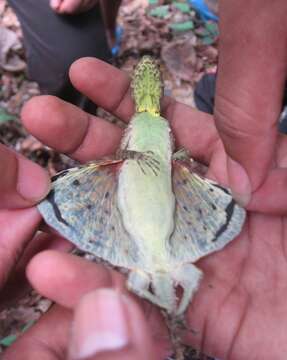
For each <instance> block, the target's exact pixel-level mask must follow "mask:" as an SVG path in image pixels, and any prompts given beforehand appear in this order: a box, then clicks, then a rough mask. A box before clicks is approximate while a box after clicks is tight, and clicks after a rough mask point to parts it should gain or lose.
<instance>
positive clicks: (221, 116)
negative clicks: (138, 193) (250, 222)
mask: <svg viewBox="0 0 287 360" xmlns="http://www.w3.org/2000/svg"><path fill="white" fill-rule="evenodd" d="M286 12H287V2H286V1H285V0H276V1H268V0H251V1H248V2H244V3H243V2H241V1H237V0H220V1H219V13H220V22H219V26H220V41H219V64H218V76H217V87H216V96H215V111H214V114H215V122H216V126H217V129H218V131H219V134H220V137H221V139H222V141H223V144H224V146H225V149H226V151H227V153H228V155H229V160H228V161H227V165H228V175H229V184H230V186H231V187H232V189H233V191H234V193H235V195H236V197H237V198H238V199H240V200H241V202H242V203H243V204H247V203H248V202H249V201H250V198H252V200H251V202H253V205H255V202H257V206H258V207H261V208H262V209H263V208H264V209H266V206H267V207H268V209H269V210H271V204H272V203H273V195H274V190H275V188H276V187H277V182H278V181H283V182H284V184H286V179H285V178H284V180H283V179H282V177H281V175H280V174H279V172H280V170H279V172H278V167H277V164H276V162H275V160H276V154H275V152H276V149H277V146H276V145H277V144H278V143H279V142H280V141H281V139H282V136H280V137H279V138H278V131H277V124H278V118H279V114H280V111H281V107H282V97H283V89H284V86H285V81H286V74H287V47H286V42H287V26H286V17H285V15H286ZM231 159H232V160H234V161H235V162H236V163H234V161H232V160H231ZM238 164H241V169H240V167H239V166H238ZM239 179H241V181H239ZM280 179H281V180H280ZM279 186H280V185H279ZM281 190H283V188H282V189H281ZM254 193H257V194H261V196H260V197H258V198H256V199H255V197H253V196H252V194H254ZM285 201H286V199H285V198H284V199H283V198H282V201H279V199H276V201H275V202H274V204H273V205H274V208H275V207H276V208H277V210H279V209H280V208H281V209H282V210H283V211H284V208H285V204H286V203H285ZM267 203H269V206H268V204H267Z"/></svg>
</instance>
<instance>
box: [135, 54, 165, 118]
mask: <svg viewBox="0 0 287 360" xmlns="http://www.w3.org/2000/svg"><path fill="white" fill-rule="evenodd" d="M131 86H132V89H133V97H134V101H135V106H136V112H144V111H147V112H149V113H150V114H152V115H160V98H161V95H162V87H163V86H162V80H161V75H160V70H159V68H158V66H157V64H156V62H155V60H154V59H153V58H151V57H150V56H144V57H143V58H142V59H141V60H140V62H139V63H138V64H137V66H136V68H135V70H134V75H133V79H132V84H131Z"/></svg>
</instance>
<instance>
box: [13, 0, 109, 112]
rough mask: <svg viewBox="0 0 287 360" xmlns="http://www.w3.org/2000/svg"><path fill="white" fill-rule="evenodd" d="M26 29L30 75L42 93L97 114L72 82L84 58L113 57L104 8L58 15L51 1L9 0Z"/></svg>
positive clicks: (24, 33)
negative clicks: (75, 63)
mask: <svg viewBox="0 0 287 360" xmlns="http://www.w3.org/2000/svg"><path fill="white" fill-rule="evenodd" d="M8 4H9V5H10V6H11V7H12V8H13V9H14V11H15V13H16V15H17V17H18V19H19V21H20V23H21V26H22V30H23V35H24V45H25V49H26V56H27V62H28V74H29V77H30V79H31V80H33V81H36V82H37V83H38V84H39V86H40V89H41V91H42V93H44V94H51V95H56V96H59V97H61V98H62V99H64V100H66V101H69V102H71V103H74V104H76V105H79V106H81V107H82V108H85V110H87V111H90V112H94V107H93V104H91V103H90V102H89V101H87V99H85V98H84V97H83V96H81V95H80V94H79V93H78V92H77V91H76V90H75V89H74V88H73V87H72V85H71V83H70V81H69V79H68V70H69V67H70V65H71V64H72V62H73V61H75V60H76V59H78V58H81V57H83V56H94V57H97V58H100V59H102V60H106V61H107V60H108V59H109V58H110V56H111V55H110V52H109V49H108V44H107V41H106V36H105V28H104V24H103V22H102V19H101V15H100V9H99V8H98V7H97V6H96V7H95V8H93V9H92V10H90V11H88V12H85V13H83V14H79V15H64V16H63V15H58V14H56V13H55V12H54V11H53V10H52V9H51V8H50V6H49V0H8Z"/></svg>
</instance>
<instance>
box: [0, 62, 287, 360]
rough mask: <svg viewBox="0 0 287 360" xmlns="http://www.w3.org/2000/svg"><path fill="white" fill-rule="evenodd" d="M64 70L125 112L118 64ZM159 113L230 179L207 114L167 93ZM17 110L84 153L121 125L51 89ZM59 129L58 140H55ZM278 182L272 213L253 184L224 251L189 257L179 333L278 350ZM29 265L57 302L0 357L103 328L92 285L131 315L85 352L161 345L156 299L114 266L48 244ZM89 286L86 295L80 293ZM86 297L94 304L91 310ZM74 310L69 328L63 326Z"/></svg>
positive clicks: (221, 353)
mask: <svg viewBox="0 0 287 360" xmlns="http://www.w3.org/2000/svg"><path fill="white" fill-rule="evenodd" d="M70 76H71V80H72V82H73V84H74V86H76V88H77V89H78V90H80V91H81V92H82V93H83V94H85V95H86V96H88V97H89V98H90V99H92V100H93V101H94V102H95V103H97V104H98V105H99V106H101V107H103V108H105V109H106V110H108V111H110V112H112V113H113V114H114V115H116V116H118V117H119V118H121V119H123V120H124V121H128V120H129V119H130V117H131V116H132V114H133V111H134V108H133V102H132V99H131V97H130V92H129V81H130V80H129V78H128V76H127V75H126V74H124V73H123V72H121V71H120V70H117V69H115V68H113V67H111V66H110V65H108V64H105V63H103V62H101V61H99V60H95V59H91V58H86V59H81V60H79V61H77V62H76V63H74V65H73V66H72V68H71V71H70ZM109 79H110V80H109ZM105 94H109V96H108V97H107V96H106V95H105ZM163 115H164V116H165V117H166V118H167V119H168V120H169V121H170V123H171V127H172V129H173V132H174V135H175V139H176V144H177V146H178V147H186V148H187V149H188V150H190V151H191V153H192V154H193V156H194V157H195V158H197V159H200V160H201V161H203V162H205V163H206V164H209V172H208V176H209V177H211V178H215V179H217V181H219V182H220V183H222V184H227V185H228V179H227V169H226V153H225V151H224V147H223V144H222V141H221V139H220V138H219V136H218V133H217V131H216V127H215V124H214V122H213V119H212V117H211V116H209V115H207V114H203V113H200V112H198V111H196V110H194V109H191V108H189V107H187V106H185V105H182V104H179V103H176V102H175V101H173V100H171V99H164V101H163ZM22 117H23V123H24V125H25V127H26V128H27V129H28V130H29V131H30V132H31V133H32V134H33V135H34V136H36V137H37V138H39V139H40V140H41V141H43V142H44V143H45V144H47V145H48V146H51V147H53V148H55V149H56V150H58V151H60V152H64V153H67V154H69V156H71V157H73V158H75V159H77V160H80V161H82V162H86V161H89V160H92V159H96V158H100V157H102V156H104V155H107V154H112V153H114V152H115V150H116V148H117V146H118V144H119V141H120V138H121V134H122V133H121V129H119V128H117V127H115V126H114V125H112V124H110V123H107V122H105V121H104V120H102V119H100V118H97V117H94V116H90V115H88V114H86V113H84V112H83V111H81V110H80V109H78V108H76V107H75V106H73V105H70V104H68V103H65V102H63V101H61V100H59V99H56V98H54V97H51V96H48V97H47V96H44V97H38V98H34V99H32V100H31V101H30V102H29V103H28V104H27V105H26V106H25V108H24V110H23V113H22ZM107 134H109V136H107ZM59 138H65V139H66V141H65V142H59V141H58V140H57V139H59ZM285 141H286V140H284V139H283V138H281V137H280V140H279V141H278V143H277V144H276V151H274V154H275V155H274V156H275V158H274V162H275V163H276V165H277V167H278V169H281V171H282V177H283V179H284V178H285V177H286V174H285V171H286V170H285V169H284V166H285V159H286V143H285ZM282 186H283V185H282ZM263 190H264V188H263ZM263 190H261V191H263ZM277 190H279V193H278V194H277V195H276V193H277V191H275V194H274V197H273V204H272V207H271V211H272V212H273V213H272V214H267V213H265V214H264V213H259V211H260V210H261V208H260V207H258V204H261V206H263V205H264V204H265V205H264V206H265V207H266V209H267V210H268V202H266V203H264V202H261V203H260V198H259V197H260V196H261V194H260V193H259V194H256V192H255V193H254V194H253V197H254V198H255V199H256V200H257V201H254V202H252V201H251V202H250V204H249V212H248V218H247V221H246V224H245V226H244V229H243V231H242V233H241V234H240V236H238V237H237V238H236V239H235V240H234V241H233V242H232V243H231V244H229V245H228V246H227V247H226V248H225V249H223V250H222V251H220V252H218V253H215V254H212V255H210V256H208V257H206V258H204V259H202V260H200V261H199V262H198V263H197V265H198V267H199V268H200V269H202V270H203V272H204V274H205V276H204V279H203V281H202V283H201V285H200V288H199V290H198V292H197V293H196V295H195V297H194V299H193V301H192V303H191V305H190V307H189V309H188V311H187V323H188V327H189V328H190V329H191V331H190V332H188V333H187V336H186V338H185V341H186V342H187V343H188V344H190V345H192V346H195V347H196V348H199V349H201V350H203V351H204V352H205V353H207V354H210V355H213V356H216V357H219V358H221V359H232V360H237V359H270V358H272V359H284V358H285V353H286V351H287V349H286V348H287V344H286V341H285V334H286V322H287V315H286V314H287V303H286V296H287V286H286V284H287V261H286V245H287V235H286V234H287V231H286V230H287V229H286V216H285V215H284V211H283V209H282V207H278V208H277V207H276V206H275V205H276V201H278V202H281V197H284V196H286V195H285V194H284V192H283V191H282V190H283V188H279V185H278V186H277ZM266 191H268V188H266ZM276 196H277V197H276ZM285 203H286V200H285ZM262 204H263V205H262ZM264 211H265V210H264ZM285 213H286V211H285ZM55 269H57V272H55ZM27 275H28V278H29V280H30V282H31V283H32V285H33V286H34V287H35V288H36V289H37V290H38V291H39V292H40V293H41V294H43V295H45V296H47V297H49V298H51V299H52V300H54V301H55V302H56V303H57V304H58V306H57V307H55V308H54V309H53V310H52V311H51V312H48V313H47V314H46V315H45V317H44V318H43V319H42V320H41V321H40V322H39V323H38V325H36V326H35V327H34V328H32V329H31V330H30V331H28V332H27V333H26V334H25V335H24V336H23V337H22V338H21V339H20V340H18V341H17V342H16V343H15V345H14V346H12V347H11V348H10V350H8V352H7V354H6V358H5V360H7V359H16V360H20V359H26V358H29V356H30V358H31V357H32V355H33V354H35V353H37V354H41V356H42V357H41V358H43V359H65V358H66V357H67V355H66V354H67V352H68V353H69V354H70V355H69V356H70V358H79V356H78V355H77V354H79V348H80V347H81V346H80V344H78V343H77V339H79V338H80V339H81V338H83V333H81V332H80V333H78V332H77V329H78V328H79V329H83V328H84V330H83V332H84V333H85V331H86V329H87V328H88V329H89V331H87V332H88V333H91V332H92V333H93V334H94V336H95V334H98V335H99V334H101V331H102V327H101V326H102V324H103V322H104V319H105V320H106V321H105V324H112V317H113V311H112V310H111V309H110V308H109V307H108V305H107V307H106V308H105V303H104V302H103V301H101V294H100V293H97V292H96V293H95V292H93V291H94V290H95V289H101V288H115V289H117V290H116V292H117V293H120V294H123V295H122V296H124V297H125V298H126V297H128V300H127V301H128V302H129V303H130V302H132V304H133V305H132V306H129V307H125V305H123V303H126V301H124V300H122V297H120V300H118V301H119V303H120V304H122V305H121V306H122V309H123V313H124V314H125V315H124V316H125V317H126V319H127V320H126V322H127V323H128V324H129V329H128V330H127V334H126V335H127V336H126V337H127V338H128V340H127V343H126V344H127V345H126V347H124V348H122V349H121V350H120V351H119V352H117V351H113V352H111V351H108V344H106V349H107V351H106V352H105V353H101V354H98V355H96V356H95V357H93V358H95V359H114V358H115V359H127V360H128V359H131V358H134V356H135V354H136V356H137V357H138V358H139V359H145V358H146V357H145V356H146V355H145V354H146V351H147V352H149V351H150V352H151V353H154V354H155V356H156V357H155V358H156V359H158V358H164V356H165V355H166V349H167V341H166V328H165V326H164V323H163V322H161V321H159V314H158V311H157V309H155V308H154V307H153V306H152V305H149V304H147V303H146V302H144V301H141V300H138V299H137V300H136V299H135V297H134V296H133V295H131V294H129V293H127V291H126V290H125V288H124V277H123V276H122V275H119V274H118V273H116V272H115V271H112V270H109V269H106V268H104V267H103V266H100V265H96V264H93V263H89V262H87V261H86V260H83V259H79V258H76V257H75V256H73V255H69V254H64V253H59V252H56V251H51V250H50V251H46V252H42V253H40V254H38V255H36V256H35V257H34V258H33V259H32V261H31V262H30V264H29V266H28V269H27ZM63 289H65V291H63ZM90 292H92V293H91V294H90V295H89V298H88V300H87V298H86V297H83V296H84V295H85V294H88V293H90ZM107 296H109V295H107ZM93 301H94V303H95V310H94V313H93V312H92V311H91V310H90V309H91V302H93ZM83 309H84V310H83ZM85 309H88V310H89V311H87V313H88V314H87V313H86V316H84V315H83V316H81V317H79V316H77V314H79V313H80V314H85ZM97 309H98V311H97ZM99 313H100V314H101V315H102V316H101V318H100V319H101V323H100V324H99V321H97V314H99ZM133 316H135V318H134V322H133ZM73 317H75V321H74V327H73V329H74V330H73V332H72V335H70V333H69V331H70V328H71V327H72V323H73V321H72V319H73ZM84 318H87V319H88V320H87V322H89V319H90V321H91V322H90V323H89V326H87V327H85V326H86V325H82V327H81V319H84ZM135 319H137V320H135ZM83 321H84V320H83ZM135 322H136V325H137V327H138V331H139V332H140V333H141V336H142V338H143V342H142V343H138V342H137V341H136V339H137V336H139V335H138V334H135V332H134V331H132V330H131V329H132V328H133V329H134V327H132V326H135ZM59 324H60V325H59ZM75 324H76V325H75ZM155 324H156V325H157V327H156V329H154V326H155ZM77 325H79V327H77ZM107 326H108V325H107ZM59 327H60V328H59ZM57 329H58V330H57ZM105 330H107V329H105ZM113 331H114V329H113ZM155 332H156V334H155ZM73 334H74V335H73ZM75 334H76V335H77V336H75ZM81 336H82V337H81ZM43 343H44V344H45V346H43ZM75 344H76V346H75ZM77 344H78V345H77ZM75 347H76V350H75ZM129 351H131V353H129ZM32 358H33V357H32ZM150 358H152V357H150Z"/></svg>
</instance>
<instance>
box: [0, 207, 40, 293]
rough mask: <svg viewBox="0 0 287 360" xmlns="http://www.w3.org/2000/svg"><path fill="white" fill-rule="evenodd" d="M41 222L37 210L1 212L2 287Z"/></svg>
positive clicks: (0, 275)
mask: <svg viewBox="0 0 287 360" xmlns="http://www.w3.org/2000/svg"><path fill="white" fill-rule="evenodd" d="M40 221H41V217H40V214H39V213H38V212H37V210H36V209H35V208H29V209H23V210H1V211H0V228H1V232H0V287H1V286H4V284H5V282H6V280H7V278H8V275H9V274H10V272H11V271H12V270H13V268H14V266H15V265H16V263H17V261H18V260H19V257H20V255H21V254H22V252H23V250H24V248H25V247H26V246H27V244H28V242H29V240H31V239H32V238H33V235H34V233H35V231H36V230H37V226H38V224H39V223H40Z"/></svg>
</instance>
